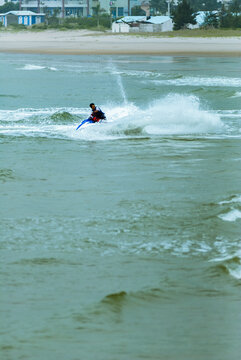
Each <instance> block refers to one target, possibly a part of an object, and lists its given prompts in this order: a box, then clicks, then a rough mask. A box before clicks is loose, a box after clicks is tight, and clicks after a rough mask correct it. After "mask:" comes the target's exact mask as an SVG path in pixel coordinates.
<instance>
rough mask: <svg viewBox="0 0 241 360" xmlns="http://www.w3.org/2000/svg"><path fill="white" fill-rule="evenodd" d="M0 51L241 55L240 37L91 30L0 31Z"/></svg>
mask: <svg viewBox="0 0 241 360" xmlns="http://www.w3.org/2000/svg"><path fill="white" fill-rule="evenodd" d="M0 52H7V53H10V52H13V53H14V52H15V53H36V54H41V53H42V54H85V55H86V54H90V55H93V54H100V55H101V54H102V55H108V54H113V55H114V54H126V55H132V54H133V55H148V54H150V55H198V56H202V55H204V56H241V37H229V38H221V37H220V38H196V37H190V38H180V37H176V38H167V37H163V38H161V37H153V36H148V35H147V36H140V35H138V36H135V35H129V34H128V35H121V34H120V35H119V34H111V33H108V34H105V33H95V32H91V31H88V30H74V31H56V30H46V31H42V32H31V31H22V32H16V33H13V32H8V31H2V32H0Z"/></svg>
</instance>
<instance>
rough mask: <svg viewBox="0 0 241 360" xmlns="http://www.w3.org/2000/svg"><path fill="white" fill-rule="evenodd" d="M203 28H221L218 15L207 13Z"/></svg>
mask: <svg viewBox="0 0 241 360" xmlns="http://www.w3.org/2000/svg"><path fill="white" fill-rule="evenodd" d="M203 26H204V27H209V28H218V27H219V18H218V14H217V13H216V12H212V11H210V12H208V13H206V15H205V18H204V23H203Z"/></svg>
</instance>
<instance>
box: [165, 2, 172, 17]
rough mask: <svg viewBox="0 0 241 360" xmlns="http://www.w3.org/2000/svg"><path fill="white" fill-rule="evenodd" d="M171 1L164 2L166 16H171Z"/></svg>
mask: <svg viewBox="0 0 241 360" xmlns="http://www.w3.org/2000/svg"><path fill="white" fill-rule="evenodd" d="M171 1H172V0H166V2H167V16H170V15H171V9H170V4H171Z"/></svg>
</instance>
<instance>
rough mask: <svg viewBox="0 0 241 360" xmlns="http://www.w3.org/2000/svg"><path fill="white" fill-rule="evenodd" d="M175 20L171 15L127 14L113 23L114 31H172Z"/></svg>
mask: <svg viewBox="0 0 241 360" xmlns="http://www.w3.org/2000/svg"><path fill="white" fill-rule="evenodd" d="M172 30H173V22H172V19H171V18H170V17H169V16H151V17H149V18H148V19H147V17H146V16H125V17H124V18H122V19H119V20H117V21H115V22H113V24H112V32H114V33H116V32H117V33H118V32H122V33H128V32H129V33H138V32H163V31H172Z"/></svg>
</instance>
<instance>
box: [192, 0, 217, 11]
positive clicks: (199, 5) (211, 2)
mask: <svg viewBox="0 0 241 360" xmlns="http://www.w3.org/2000/svg"><path fill="white" fill-rule="evenodd" d="M189 3H190V6H191V7H192V8H193V10H194V11H213V10H218V9H219V8H220V5H221V3H220V2H218V1H217V0H189Z"/></svg>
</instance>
